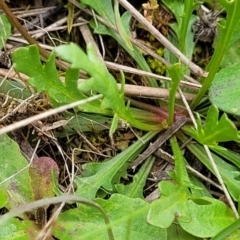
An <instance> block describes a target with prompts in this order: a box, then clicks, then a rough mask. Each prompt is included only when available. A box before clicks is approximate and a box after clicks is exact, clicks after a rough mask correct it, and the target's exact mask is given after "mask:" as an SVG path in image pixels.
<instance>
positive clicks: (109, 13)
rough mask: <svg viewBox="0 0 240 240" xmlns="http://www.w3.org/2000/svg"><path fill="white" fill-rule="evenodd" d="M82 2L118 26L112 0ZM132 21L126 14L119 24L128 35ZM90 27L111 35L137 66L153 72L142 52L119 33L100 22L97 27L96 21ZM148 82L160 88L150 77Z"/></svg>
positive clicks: (100, 32) (126, 13)
mask: <svg viewBox="0 0 240 240" xmlns="http://www.w3.org/2000/svg"><path fill="white" fill-rule="evenodd" d="M81 2H82V3H84V4H86V5H88V6H90V7H91V8H92V9H94V10H95V11H96V12H97V13H98V14H99V15H100V16H101V17H103V18H105V19H106V20H107V21H108V22H109V23H111V24H113V25H116V24H115V17H114V12H113V8H112V4H111V2H112V1H111V0H105V1H99V0H94V1H89V0H81ZM130 20H131V15H130V14H129V13H128V12H125V13H124V14H123V15H122V17H121V21H122V23H118V24H119V25H122V26H123V27H124V29H125V30H124V31H126V32H127V34H129V35H130V27H129V23H130ZM118 21H120V18H118ZM90 26H91V27H92V28H93V29H94V32H95V33H98V34H102V35H109V36H111V37H113V38H114V39H115V40H116V41H117V42H118V43H119V44H120V45H121V46H122V47H123V48H124V49H125V50H126V51H127V52H128V54H129V55H130V56H131V57H132V58H133V59H134V60H135V61H136V62H137V64H138V65H139V66H140V68H141V69H142V70H145V71H147V72H151V69H150V67H149V66H148V64H147V62H146V60H145V59H144V57H143V56H142V54H141V52H140V50H139V49H138V48H137V47H136V46H135V45H133V46H132V45H130V44H129V41H128V40H127V41H124V37H123V36H121V35H119V34H118V33H117V32H115V31H114V30H112V29H111V28H109V27H107V26H105V25H103V24H101V23H100V22H98V24H97V25H96V24H95V22H94V21H91V22H90ZM148 80H149V84H150V85H151V86H152V87H158V83H157V82H156V80H155V79H153V78H150V77H149V78H148Z"/></svg>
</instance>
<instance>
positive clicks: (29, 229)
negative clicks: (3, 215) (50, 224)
mask: <svg viewBox="0 0 240 240" xmlns="http://www.w3.org/2000/svg"><path fill="white" fill-rule="evenodd" d="M38 233H39V227H38V226H36V224H35V223H34V222H33V221H28V220H21V219H18V218H13V219H11V220H9V221H8V222H6V223H4V224H1V225H0V239H1V240H10V239H11V240H29V239H37V235H38Z"/></svg>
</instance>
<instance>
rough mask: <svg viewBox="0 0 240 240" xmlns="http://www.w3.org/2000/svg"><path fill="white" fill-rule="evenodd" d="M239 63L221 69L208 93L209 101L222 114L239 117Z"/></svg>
mask: <svg viewBox="0 0 240 240" xmlns="http://www.w3.org/2000/svg"><path fill="white" fill-rule="evenodd" d="M239 74H240V61H239V62H238V63H236V64H234V65H233V66H229V67H226V68H223V69H221V70H220V71H219V72H218V73H217V74H216V75H215V77H214V79H213V82H212V86H211V88H210V91H209V98H210V101H211V102H212V103H213V104H215V105H216V106H217V107H218V108H219V109H221V110H223V111H224V112H227V113H231V114H234V115H237V116H240V98H239V93H240V79H239Z"/></svg>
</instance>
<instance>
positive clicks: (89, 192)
mask: <svg viewBox="0 0 240 240" xmlns="http://www.w3.org/2000/svg"><path fill="white" fill-rule="evenodd" d="M155 135H156V133H155V132H149V133H147V134H146V135H144V136H143V137H142V140H138V141H136V142H135V143H134V144H133V145H131V146H130V147H128V148H127V149H126V150H125V151H123V152H122V153H120V154H118V155H117V156H116V157H114V158H112V159H111V160H108V161H106V162H102V163H87V164H84V165H83V166H82V167H83V177H76V178H75V183H76V184H77V187H78V189H77V191H76V194H78V195H80V196H84V197H86V198H89V199H92V198H94V197H95V196H96V193H97V191H98V190H99V189H100V187H102V188H103V189H104V190H105V191H106V192H109V193H111V192H113V184H115V183H119V179H120V177H121V176H122V173H121V171H123V169H126V167H125V168H124V166H125V164H126V163H128V164H129V163H130V162H131V161H132V160H134V159H135V158H136V157H137V155H138V154H139V153H140V151H141V150H142V147H143V146H144V145H145V144H144V143H145V142H148V141H149V140H150V139H151V138H152V137H153V136H155ZM113 179H115V181H116V179H118V180H117V182H114V181H113ZM89 186H91V187H89Z"/></svg>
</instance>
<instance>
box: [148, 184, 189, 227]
mask: <svg viewBox="0 0 240 240" xmlns="http://www.w3.org/2000/svg"><path fill="white" fill-rule="evenodd" d="M163 182H164V183H163V184H162V182H161V183H160V192H162V191H161V190H162V188H163V191H165V189H166V191H169V189H167V187H166V186H169V185H171V183H167V182H166V181H163ZM170 187H171V186H170ZM165 194H166V193H165ZM168 194H169V195H168V196H161V198H160V199H158V200H155V201H153V202H152V203H151V207H150V210H149V212H148V216H147V222H148V223H149V224H151V225H153V226H157V227H160V228H168V227H169V226H170V225H171V224H172V223H173V221H174V219H175V218H177V219H178V220H179V221H180V219H181V218H182V220H183V221H191V219H190V218H189V217H188V216H187V215H186V211H187V209H186V208H187V194H186V191H185V190H182V189H180V188H175V191H174V192H172V191H171V192H170V191H169V193H168Z"/></svg>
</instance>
